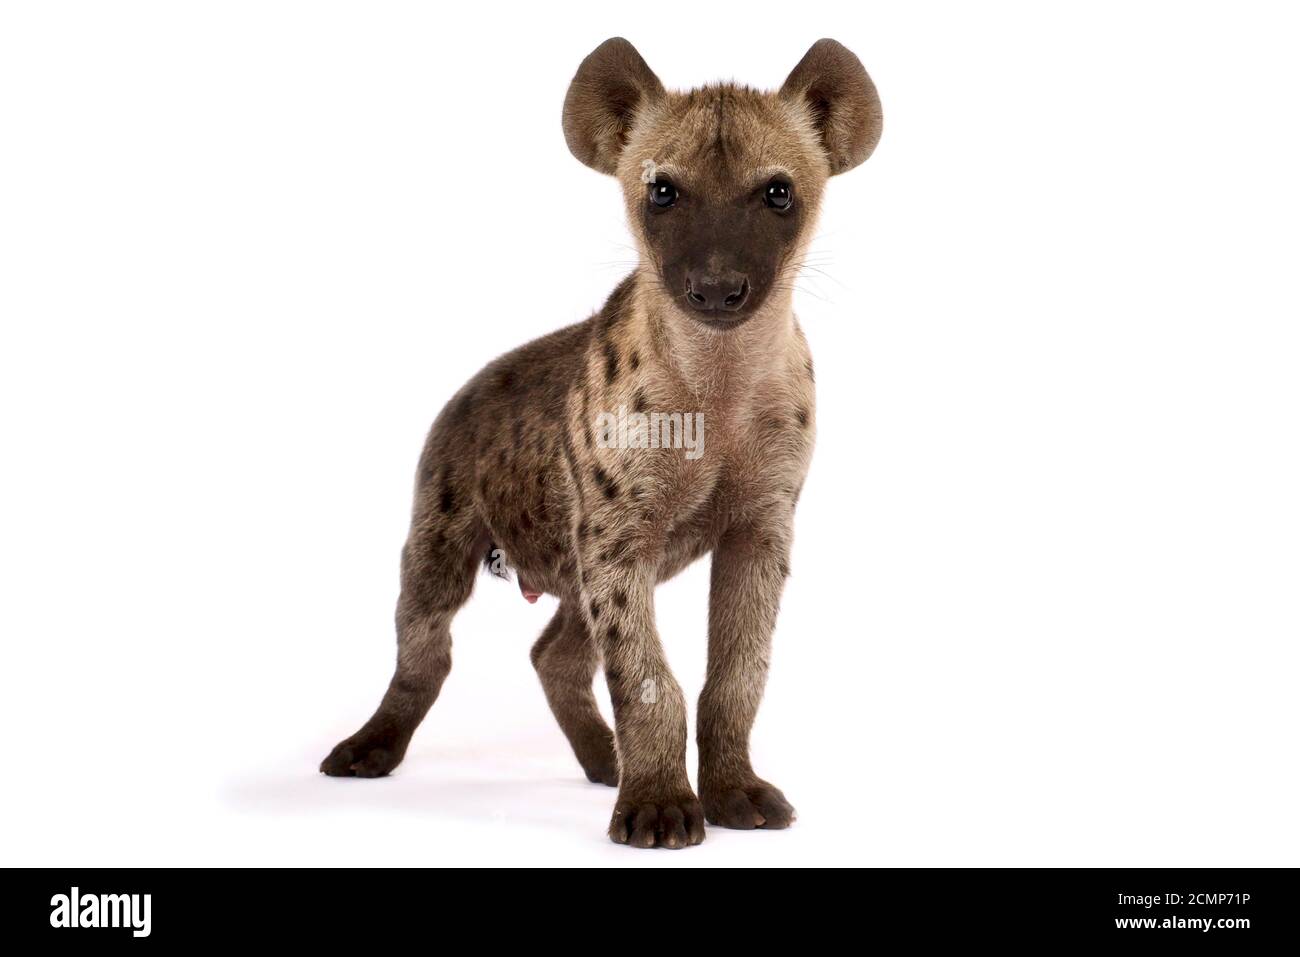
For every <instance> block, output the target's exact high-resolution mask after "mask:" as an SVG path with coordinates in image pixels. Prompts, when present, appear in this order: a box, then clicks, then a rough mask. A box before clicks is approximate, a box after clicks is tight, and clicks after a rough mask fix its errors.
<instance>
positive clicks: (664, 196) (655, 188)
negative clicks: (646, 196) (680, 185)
mask: <svg viewBox="0 0 1300 957" xmlns="http://www.w3.org/2000/svg"><path fill="white" fill-rule="evenodd" d="M650 202H652V203H654V204H655V205H656V206H658V207H659V208H660V209H667V208H668V207H669V206H671V205H672V204H673V203H675V202H677V187H676V186H674V185H673V184H672V183H670V182H668V181H667V180H665V179H661V180H659V182H657V183H651V184H650Z"/></svg>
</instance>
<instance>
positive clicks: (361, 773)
mask: <svg viewBox="0 0 1300 957" xmlns="http://www.w3.org/2000/svg"><path fill="white" fill-rule="evenodd" d="M405 753H406V748H405V747H404V746H403V745H402V744H401V743H400V742H399V741H397V740H396V739H395V738H393V737H392V736H391V735H374V734H368V733H366V732H365V731H358V732H357V733H356V734H354V735H353V736H352V737H350V738H347V739H345V740H343V741H340V742H339V743H338V744H336V745H335V746H334V750H333V751H331V752H330V753H329V754H328V755H327V756H326V758H325V760H324V761H322V762H321V763H320V769H321V771H323V772H324V773H326V774H328V775H329V776H330V777H335V778H351V777H356V778H382V777H383V776H384V775H385V774H387V773H388V772H389V771H391V770H393V768H395V767H397V765H398V764H400V763H401V761H402V755H403V754H405Z"/></svg>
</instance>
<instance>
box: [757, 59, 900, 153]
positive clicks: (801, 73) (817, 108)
mask: <svg viewBox="0 0 1300 957" xmlns="http://www.w3.org/2000/svg"><path fill="white" fill-rule="evenodd" d="M781 96H783V97H786V98H787V99H792V100H798V101H800V102H802V103H803V105H804V106H805V107H806V108H807V109H808V111H809V113H810V114H811V115H812V119H813V123H814V125H815V126H816V127H817V132H818V133H820V134H821V138H822V145H823V146H824V147H825V148H826V155H827V158H828V159H829V160H830V164H831V175H832V176H834V175H835V174H836V173H843V172H844V171H845V170H850V169H853V167H855V166H857V165H858V164H859V163H861V162H862V161H863V160H865V159H866V158H867V157H868V156H870V155H871V151H872V150H874V149H875V148H876V144H877V143H878V142H880V128H881V123H882V116H881V112H880V97H879V96H877V95H876V86H875V84H874V83H872V82H871V77H869V76H867V71H866V70H865V69H863V67H862V63H861V61H859V60H858V58H857V57H855V56H854V55H853V51H851V50H850V49H849V48H848V47H846V46H844V45H843V44H840V43H836V42H835V41H834V40H818V41H817V42H816V43H814V44H813V45H812V47H810V48H809V50H808V52H807V53H805V54H804V57H803V59H802V60H800V61H799V65H798V66H796V67H795V68H794V70H792V71H791V73H790V75H789V76H788V77H787V78H786V81H785V83H784V84H782V86H781Z"/></svg>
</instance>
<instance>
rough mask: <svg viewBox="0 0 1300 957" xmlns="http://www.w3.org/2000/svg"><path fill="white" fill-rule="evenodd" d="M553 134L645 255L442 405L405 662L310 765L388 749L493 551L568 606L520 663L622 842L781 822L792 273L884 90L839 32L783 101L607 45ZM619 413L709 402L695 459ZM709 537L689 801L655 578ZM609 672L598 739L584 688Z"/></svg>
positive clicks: (796, 462)
mask: <svg viewBox="0 0 1300 957" xmlns="http://www.w3.org/2000/svg"><path fill="white" fill-rule="evenodd" d="M563 125H564V136H565V139H566V141H567V142H568V145H569V149H570V150H571V151H572V152H573V154H574V156H576V157H577V158H578V159H579V160H581V161H582V162H583V163H585V164H586V165H588V166H590V167H592V168H593V169H596V170H598V171H599V172H602V173H607V174H609V175H611V176H614V177H617V179H618V181H619V183H620V184H621V185H622V188H623V195H624V200H625V204H626V209H627V218H628V222H629V225H630V228H631V231H632V233H633V235H634V237H635V239H636V244H637V248H638V251H639V262H638V265H637V267H636V269H635V271H634V272H633V273H632V274H631V275H630V276H628V277H627V278H626V279H624V280H623V281H622V283H620V285H619V286H618V287H617V288H616V289H615V290H614V292H613V294H612V295H610V297H609V299H608V301H607V302H606V303H605V305H604V306H603V308H601V310H600V311H599V312H598V313H597V314H596V315H594V316H592V317H591V318H590V319H588V320H586V321H585V322H581V323H578V324H577V325H573V326H570V327H568V328H566V329H561V330H559V331H558V332H553V333H551V334H550V335H547V336H544V337H542V338H541V339H538V340H536V341H534V342H531V343H529V344H528V345H525V346H523V347H521V348H519V349H517V350H515V351H514V352H511V353H508V354H507V355H504V356H502V357H500V358H498V359H497V360H496V361H494V362H492V363H491V364H490V365H488V366H487V367H486V368H485V369H483V370H482V371H481V372H480V373H478V375H476V376H475V377H474V378H473V379H471V380H470V381H469V382H468V383H467V384H466V385H465V386H464V387H463V388H462V389H461V390H460V391H459V392H458V393H457V394H456V395H455V396H454V397H453V398H452V399H451V401H450V402H449V403H448V404H447V406H446V407H445V408H444V409H443V411H442V412H441V414H440V415H439V416H438V418H437V420H436V421H435V422H434V424H433V428H432V430H431V431H430V433H429V437H428V441H427V442H426V444H425V447H424V452H423V454H422V455H421V457H420V462H419V468H418V473H417V480H416V490H415V504H414V509H413V517H412V521H411V530H410V535H409V537H408V539H407V541H406V545H405V547H404V549H403V550H402V562H401V595H400V598H399V599H398V603H397V616H396V617H397V666H396V670H395V672H394V674H393V678H392V681H391V683H390V684H389V686H388V691H387V693H386V694H385V695H384V697H383V700H382V701H381V702H380V704H379V708H378V710H377V711H376V712H375V714H374V716H373V717H371V718H370V720H369V721H367V722H366V723H365V725H364V726H363V727H362V728H361V730H359V731H358V732H357V733H356V734H354V735H352V736H351V737H350V738H347V739H346V740H344V741H342V742H341V743H340V744H338V745H337V746H336V747H335V748H334V750H333V751H331V752H330V754H329V756H328V757H326V758H325V760H324V762H323V763H322V764H321V770H322V771H324V772H325V773H326V774H329V775H341V776H350V775H355V776H358V777H378V776H381V775H385V774H387V773H388V772H389V771H391V770H392V769H393V768H394V767H396V766H397V764H398V762H400V761H401V760H402V756H403V754H404V753H405V752H406V748H407V745H408V743H409V742H410V740H411V735H412V734H413V733H414V731H415V729H416V727H417V726H418V725H419V723H420V721H421V719H423V718H424V716H425V714H426V712H428V710H429V707H430V706H431V705H432V704H433V702H434V699H435V698H437V696H438V690H439V688H440V687H441V686H442V683H443V680H444V679H445V678H446V677H447V672H448V670H449V669H450V668H451V632H450V630H449V626H450V624H451V619H452V616H453V615H454V614H455V613H456V611H457V609H458V608H459V607H460V606H461V605H462V604H463V603H464V602H465V601H466V600H467V599H468V598H469V596H470V592H471V590H472V588H473V584H474V580H475V577H476V572H477V571H478V565H479V563H480V562H481V561H483V559H484V557H485V556H490V555H504V556H505V557H506V559H507V561H508V563H509V565H510V567H511V568H513V569H514V570H515V572H516V573H517V576H518V581H519V586H520V589H521V590H522V591H523V592H524V595H525V597H528V598H530V599H533V598H535V597H536V596H537V595H539V594H543V593H545V594H550V595H553V596H556V597H557V598H558V599H559V607H558V610H557V611H556V612H555V617H554V618H552V619H551V621H550V623H549V624H548V625H547V626H546V628H545V630H544V631H543V632H542V634H541V637H540V638H538V640H537V643H536V644H535V645H534V646H533V649H532V660H533V664H534V665H535V666H536V669H537V673H538V675H539V676H540V678H541V682H542V687H543V689H544V691H545V694H546V699H547V701H548V703H549V704H550V707H551V709H552V711H553V712H554V713H555V717H556V719H557V720H558V721H559V724H560V727H561V728H562V729H563V731H564V733H565V735H566V736H567V737H568V739H569V742H570V744H571V745H572V747H573V751H574V754H575V755H576V756H577V759H578V762H579V763H580V764H581V765H582V768H583V770H584V771H585V772H586V775H587V777H588V778H589V779H590V780H592V781H593V782H599V783H603V784H607V785H609V786H611V787H617V788H618V798H617V800H616V802H615V805H614V813H613V817H612V819H611V821H610V824H609V836H610V837H611V838H612V839H613V840H614V841H616V842H618V843H620V844H630V845H633V846H636V847H655V846H658V847H668V848H679V847H685V846H688V845H692V844H698V843H700V841H702V840H703V839H704V823H705V821H706V820H707V821H708V822H709V823H711V824H717V825H722V826H724V827H732V828H741V829H752V828H756V827H762V828H784V827H787V826H789V824H790V823H791V822H792V821H793V820H794V809H793V808H792V807H791V806H790V804H789V802H787V801H786V799H785V796H784V795H783V794H782V793H781V791H780V790H779V789H778V788H776V787H775V786H774V785H772V784H770V783H768V782H767V781H765V780H764V779H762V778H760V777H759V776H758V775H757V774H756V773H755V772H754V769H753V767H752V766H751V764H750V757H749V735H750V728H751V727H752V725H753V722H754V716H755V713H756V712H757V709H758V704H759V699H760V697H761V696H762V693H763V686H764V683H765V681H766V677H767V668H768V658H769V649H770V645H771V639H772V632H773V628H774V625H775V622H776V617H777V608H778V605H779V603H780V598H781V592H782V589H783V586H784V582H785V579H786V577H787V575H788V574H789V571H790V567H789V560H790V543H791V530H792V522H793V516H794V509H795V504H796V502H797V501H798V499H799V493H800V490H801V488H802V486H803V481H804V476H805V474H806V472H807V469H808V463H809V459H810V456H811V454H812V448H813V432H814V403H813V364H812V359H811V356H810V354H809V351H808V345H807V342H806V341H805V339H804V336H803V333H802V331H801V330H800V328H799V324H798V323H797V322H796V320H795V317H794V313H793V311H792V308H791V296H792V290H793V280H794V277H795V276H796V275H797V273H798V271H799V269H800V266H801V264H802V262H803V261H804V259H805V256H806V253H807V249H808V245H809V242H810V240H811V236H812V233H813V228H814V224H815V222H816V220H817V214H818V208H819V206H820V203H821V199H822V193H823V190H824V188H825V186H826V181H827V179H828V178H829V177H831V176H833V175H835V174H837V173H842V172H844V171H845V170H848V169H851V168H853V167H854V166H857V165H858V164H859V163H861V162H862V161H863V160H865V159H866V158H867V157H868V156H869V155H870V154H871V152H872V150H873V149H874V148H875V146H876V142H877V140H878V139H879V137H880V130H881V111H880V102H879V99H878V98H877V96H876V91H875V87H874V86H873V84H872V82H871V79H870V78H869V77H868V76H867V73H866V71H865V70H864V69H863V67H862V64H861V63H860V62H859V61H858V59H857V57H855V56H854V55H853V54H852V53H851V52H850V51H849V50H848V49H846V48H845V47H843V46H841V45H840V44H839V43H837V42H835V41H834V40H819V41H818V42H817V43H815V44H814V45H813V46H812V48H811V49H810V50H809V51H808V52H807V54H806V55H805V56H804V58H803V59H802V60H801V61H800V62H799V64H798V65H797V66H796V67H795V68H794V71H793V72H792V73H791V74H790V76H789V77H788V78H787V79H786V81H785V83H784V84H783V85H782V87H781V88H780V90H778V91H776V92H762V91H758V90H753V89H750V88H748V87H742V86H738V85H735V84H731V83H720V84H717V85H708V86H703V87H701V88H699V89H695V90H691V91H689V92H685V93H679V92H670V91H668V90H665V88H664V86H663V84H662V83H661V82H660V81H659V79H658V77H656V76H655V74H654V73H653V72H652V71H651V70H650V68H649V67H648V66H647V65H646V63H645V61H644V60H643V59H642V58H641V56H640V55H639V54H638V53H637V51H636V49H635V48H634V47H633V46H632V44H630V43H629V42H628V41H626V40H624V39H621V38H614V39H610V40H606V41H605V42H604V43H602V44H601V45H600V46H598V47H597V48H596V49H595V50H594V51H593V52H592V53H591V54H590V55H589V56H588V57H587V58H586V59H585V60H583V62H582V64H581V66H579V68H578V72H577V74H576V75H575V76H574V78H573V82H572V84H571V85H570V87H569V90H568V94H567V95H566V97H565V101H564V114H563ZM620 407H626V408H627V409H630V410H635V411H637V412H650V411H655V410H660V411H665V412H667V411H678V412H685V413H703V416H704V418H703V421H704V423H705V425H706V429H707V441H706V443H705V447H704V452H703V454H701V455H698V456H695V457H690V456H687V455H684V454H683V453H682V451H681V450H680V449H677V448H672V447H662V446H661V447H657V448H620V447H607V446H608V443H605V442H602V441H600V437H598V436H597V435H596V434H595V432H596V429H595V421H596V419H597V417H598V416H599V415H601V414H602V413H610V412H612V411H614V410H617V409H620ZM706 553H707V554H711V556H712V572H711V576H712V580H711V586H710V596H709V622H708V625H709V630H708V672H707V676H706V679H705V683H704V689H703V692H702V693H701V695H700V701H699V709H698V722H697V725H698V726H697V729H696V737H697V741H698V745H699V775H698V784H699V797H698V798H697V797H696V792H695V791H694V790H692V788H691V782H690V779H689V777H688V776H687V770H686V734H687V728H686V705H685V699H684V697H683V695H682V690H681V687H680V686H679V685H678V684H677V682H676V681H675V680H674V678H673V676H672V674H671V673H670V672H669V669H668V663H667V661H666V660H665V657H664V651H663V647H662V645H661V643H660V640H659V636H658V634H657V632H656V630H655V616H654V589H655V585H656V584H658V583H659V582H661V581H664V580H666V579H668V578H670V577H672V576H673V575H675V574H676V573H677V572H679V571H681V570H682V569H683V568H685V567H686V566H687V565H688V564H690V563H691V562H693V561H695V560H696V559H698V558H700V557H701V556H703V555H705V554H706ZM601 668H603V670H604V673H605V681H606V684H607V686H608V689H609V694H610V698H611V699H612V703H613V713H614V730H613V731H611V730H610V728H609V726H608V725H607V724H606V723H605V721H604V720H603V719H602V718H601V715H600V712H599V711H598V709H597V706H596V698H595V696H594V694H593V683H594V678H595V676H596V672H597V670H598V669H601Z"/></svg>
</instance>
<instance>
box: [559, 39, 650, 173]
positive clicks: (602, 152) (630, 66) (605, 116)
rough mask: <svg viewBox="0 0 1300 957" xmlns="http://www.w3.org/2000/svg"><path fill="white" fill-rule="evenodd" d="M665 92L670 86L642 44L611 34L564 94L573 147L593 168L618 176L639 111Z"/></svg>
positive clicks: (567, 130)
mask: <svg viewBox="0 0 1300 957" xmlns="http://www.w3.org/2000/svg"><path fill="white" fill-rule="evenodd" d="M663 95H664V85H663V84H662V83H660V82H659V77H657V76H655V75H654V72H653V71H652V70H651V69H650V67H648V66H646V62H645V60H643V59H641V54H639V53H637V52H636V47H634V46H632V44H630V43H628V42H627V41H626V40H624V39H623V38H622V37H611V38H610V39H608V40H606V41H605V42H604V43H602V44H601V45H600V46H598V47H596V49H594V50H592V51H591V53H590V54H588V55H587V58H586V59H585V60H583V61H582V65H581V66H579V67H578V72H577V74H576V75H575V76H574V77H573V82H572V83H570V84H569V92H568V94H567V95H566V96H565V97H564V139H565V141H566V142H568V144H569V151H570V152H572V153H573V155H574V156H576V157H577V158H578V159H579V160H581V161H582V162H583V163H586V164H587V165H588V166H590V167H591V168H592V169H594V170H598V171H599V172H602V173H610V174H611V175H612V174H613V173H614V172H615V170H616V169H617V168H618V157H619V154H621V153H622V152H623V147H624V146H625V145H626V144H627V137H628V133H629V132H630V131H631V129H632V124H633V123H634V122H635V120H636V113H637V110H639V109H641V108H642V107H643V106H645V105H646V104H648V103H651V102H654V101H656V100H658V99H659V98H660V97H662V96H663Z"/></svg>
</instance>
